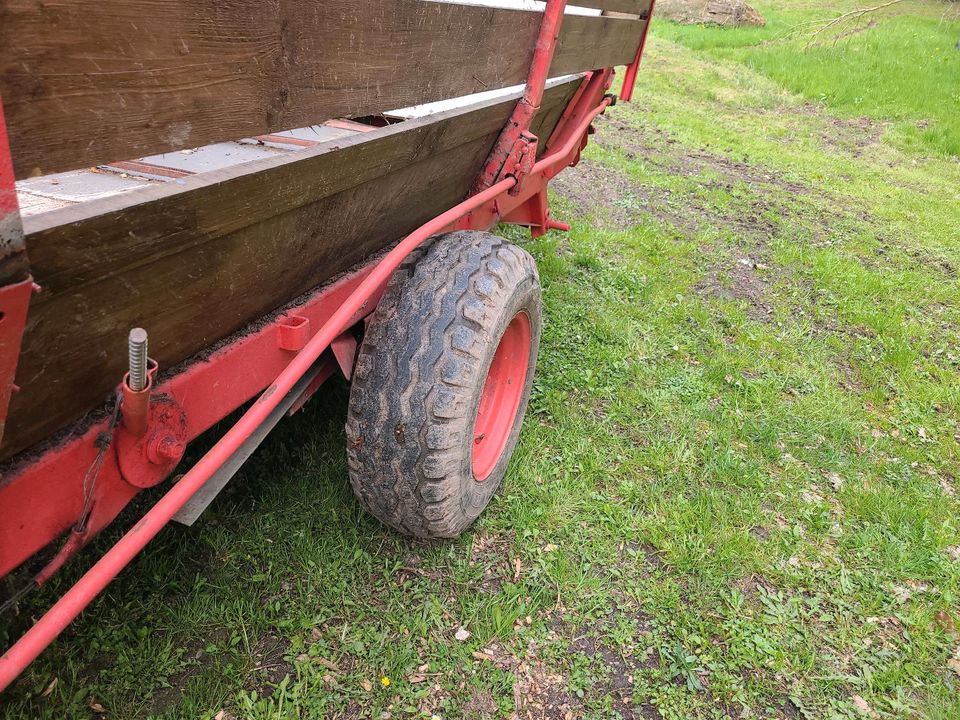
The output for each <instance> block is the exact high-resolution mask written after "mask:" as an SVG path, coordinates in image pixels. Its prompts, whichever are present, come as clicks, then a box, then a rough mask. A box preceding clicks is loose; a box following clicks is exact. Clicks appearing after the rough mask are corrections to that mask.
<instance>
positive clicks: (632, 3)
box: [567, 0, 652, 17]
mask: <svg viewBox="0 0 960 720" xmlns="http://www.w3.org/2000/svg"><path fill="white" fill-rule="evenodd" d="M567 4H568V5H579V6H580V7H587V8H597V9H599V10H609V11H611V12H618V13H624V14H627V15H639V16H640V17H648V16H649V15H650V5H651V4H652V3H651V2H650V0H568V2H567Z"/></svg>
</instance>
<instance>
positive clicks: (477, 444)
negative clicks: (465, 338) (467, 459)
mask: <svg viewBox="0 0 960 720" xmlns="http://www.w3.org/2000/svg"><path fill="white" fill-rule="evenodd" d="M531 338H532V335H531V331H530V316H529V315H527V314H526V313H525V312H522V311H521V312H519V313H517V315H516V317H514V318H513V320H511V321H510V324H509V325H507V329H506V330H504V332H503V336H502V337H501V338H500V344H499V345H497V350H496V352H495V353H494V355H493V362H491V363H490V369H489V370H488V371H487V379H486V381H485V382H484V383H483V393H482V394H481V396H480V406H479V407H478V408H477V418H476V420H475V421H474V426H473V477H474V479H476V480H478V481H481V482H482V481H483V480H486V479H487V478H488V477H490V473H492V472H493V469H494V468H495V467H496V466H497V463H498V462H499V461H500V456H501V455H503V449H504V448H505V447H506V445H507V439H508V438H509V437H510V431H511V430H512V429H513V426H514V424H515V423H516V420H517V410H519V409H520V400H521V398H522V397H523V385H524V383H525V382H526V379H527V368H528V367H529V366H530V341H531Z"/></svg>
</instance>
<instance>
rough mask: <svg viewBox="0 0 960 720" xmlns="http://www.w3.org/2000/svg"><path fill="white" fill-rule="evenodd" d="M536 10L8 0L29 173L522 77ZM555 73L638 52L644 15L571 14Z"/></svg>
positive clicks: (5, 58) (257, 1) (3, 68)
mask: <svg viewBox="0 0 960 720" xmlns="http://www.w3.org/2000/svg"><path fill="white" fill-rule="evenodd" d="M540 19H541V13H539V12H531V11H524V10H507V9H502V8H491V7H481V6H467V5H455V4H450V3H434V2H423V1H422V0H320V1H318V2H303V1H302V0H274V1H273V2H263V0H226V1H224V0H217V1H214V0H190V1H186V0H152V1H149V2H145V1H144V0H101V1H100V2H95V3H92V2H87V1H86V0H59V1H58V2H46V1H45V0H6V1H5V2H3V3H0V96H2V98H3V102H4V107H5V110H6V113H7V122H8V124H9V126H10V131H11V145H12V148H13V152H14V162H15V168H16V173H17V176H18V177H25V176H28V175H34V174H46V173H50V172H54V171H60V170H66V169H72V168H78V167H84V166H89V165H93V164H98V163H102V162H108V161H114V160H125V159H130V158H134V157H140V156H144V155H149V154H153V153H158V152H165V151H168V150H174V149H180V148H185V147H195V146H199V145H203V144H207V143H211V142H215V141H220V140H234V139H238V138H241V137H246V136H251V135H258V134H261V133H265V132H274V131H277V130H284V129H288V128H292V127H301V126H305V125H309V124H312V123H317V122H322V121H323V120H325V119H327V118H331V117H355V116H361V115H366V114H371V113H376V112H383V111H386V110H390V109H394V108H398V107H405V106H408V105H413V104H416V103H421V102H428V101H433V100H439V99H444V98H450V97H457V96H460V95H466V94H469V93H473V92H479V91H483V90H489V89H493V88H498V87H505V86H508V85H512V84H517V83H521V82H523V80H524V78H525V77H526V73H527V69H528V65H529V62H530V58H531V55H532V50H533V45H534V40H535V37H536V34H537V31H538V29H539V25H540ZM562 28H563V29H562V33H561V37H560V40H559V43H558V47H557V51H556V55H555V58H554V62H553V66H552V68H551V72H552V74H553V75H555V76H556V75H562V74H565V73H572V72H579V71H581V70H590V69H594V68H599V67H609V66H613V65H617V64H622V63H625V62H629V61H630V60H631V59H632V57H633V55H634V53H635V51H636V48H637V45H638V43H639V38H640V32H641V30H642V25H641V23H638V22H636V21H632V20H623V19H611V18H602V17H579V16H568V17H566V18H565V19H564V22H563V26H562Z"/></svg>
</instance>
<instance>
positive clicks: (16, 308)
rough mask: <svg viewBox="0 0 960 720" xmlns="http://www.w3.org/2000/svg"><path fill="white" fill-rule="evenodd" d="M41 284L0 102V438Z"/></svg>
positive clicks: (14, 388) (15, 388)
mask: <svg viewBox="0 0 960 720" xmlns="http://www.w3.org/2000/svg"><path fill="white" fill-rule="evenodd" d="M39 289H40V288H39V287H37V286H36V285H34V283H33V280H32V279H31V277H30V274H29V264H28V262H27V252H26V245H25V243H24V239H23V224H22V223H21V222H20V207H19V205H18V204H17V187H16V184H15V183H14V175H13V156H12V155H11V153H10V143H9V141H8V139H7V126H6V123H5V122H4V119H3V103H2V102H0V440H2V439H3V428H4V426H5V425H6V421H7V409H8V407H9V405H10V396H11V395H12V394H13V393H14V392H15V391H16V390H17V386H16V385H15V384H14V376H15V374H16V371H17V360H18V359H19V357H20V344H21V341H22V339H23V330H24V328H25V327H26V324H27V307H28V305H29V304H30V295H31V294H33V292H35V291H36V290H39Z"/></svg>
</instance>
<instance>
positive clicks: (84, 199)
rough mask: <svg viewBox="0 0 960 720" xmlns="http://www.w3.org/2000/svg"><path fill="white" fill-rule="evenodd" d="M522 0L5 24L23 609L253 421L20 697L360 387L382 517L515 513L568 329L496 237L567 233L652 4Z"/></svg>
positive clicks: (413, 1)
mask: <svg viewBox="0 0 960 720" xmlns="http://www.w3.org/2000/svg"><path fill="white" fill-rule="evenodd" d="M514 2H515V0H514ZM507 5H509V2H508V1H503V2H498V0H486V4H485V5H477V4H470V5H467V4H462V5H461V4H454V3H450V2H427V1H423V0H320V1H319V2H295V1H292V0H279V2H275V3H262V2H260V0H232V1H231V2H228V3H221V2H214V1H213V0H160V1H158V2H150V3H147V2H137V1H135V0H104V2H100V3H85V2H82V0H60V1H59V2H38V1H36V0H7V2H5V3H4V4H3V5H2V7H0V97H2V104H0V433H2V444H0V461H2V462H3V467H2V475H0V576H7V575H10V574H11V573H14V571H16V573H15V574H14V576H13V577H14V578H15V579H17V580H20V581H21V583H20V584H16V583H14V584H12V586H13V590H14V592H12V594H11V595H10V597H8V598H7V600H6V601H5V603H4V606H5V609H8V608H9V607H10V606H12V604H14V603H16V602H17V601H18V600H19V599H20V598H21V597H22V596H23V595H24V594H25V593H26V592H27V591H29V590H30V589H31V588H35V587H38V586H40V585H43V584H44V582H46V581H47V580H48V579H49V578H50V577H51V576H52V575H53V574H54V573H55V572H56V571H57V570H58V569H60V568H61V567H62V566H63V565H64V563H65V562H67V561H68V560H69V559H70V558H72V557H73V556H74V555H76V553H77V552H78V551H80V550H81V549H82V548H83V547H84V546H85V545H86V544H87V543H89V541H90V540H91V538H93V537H94V536H95V535H96V534H97V533H98V532H100V531H101V530H102V529H103V528H104V527H105V526H107V525H108V524H109V523H110V522H111V521H112V520H113V519H114V518H115V517H116V516H117V515H118V513H119V512H120V511H121V510H122V509H123V508H124V506H125V505H127V503H128V502H129V501H130V500H131V499H132V498H133V497H134V496H136V495H137V494H138V493H139V492H141V491H142V490H144V489H146V488H151V487H154V486H156V485H158V484H160V483H162V482H164V481H165V480H166V479H167V478H169V477H170V475H171V473H172V472H173V471H174V469H175V468H177V466H178V465H179V464H180V461H181V458H182V456H183V454H184V450H185V447H186V445H187V443H189V442H190V441H191V440H193V439H195V438H196V437H197V436H199V435H200V434H201V433H204V432H205V431H207V430H208V429H210V428H211V427H212V426H213V425H214V424H215V423H217V422H219V421H220V420H222V419H223V418H225V417H227V416H228V415H229V414H231V413H233V412H234V411H236V410H238V409H239V408H242V407H244V406H245V405H246V406H247V408H246V410H244V411H243V413H242V415H240V418H239V420H237V421H236V423H235V424H233V425H232V427H230V429H229V430H227V431H226V432H225V433H224V434H223V435H222V436H221V437H220V438H219V439H218V440H217V441H216V443H215V444H213V446H212V447H211V448H210V449H209V450H208V451H207V452H206V453H205V454H204V455H203V456H202V458H201V459H200V460H199V461H198V462H197V463H196V464H194V465H193V466H192V467H190V468H189V469H188V470H186V472H185V473H184V474H183V475H182V476H180V477H179V478H178V480H177V481H176V482H174V483H172V484H170V486H169V489H167V490H166V492H165V494H163V495H162V496H160V499H159V500H158V501H157V502H156V504H154V505H153V506H152V507H151V508H150V509H149V510H148V511H147V512H146V513H145V514H144V515H143V516H142V517H141V518H140V520H139V521H138V522H137V523H136V524H134V525H133V527H132V528H130V529H129V530H128V531H127V532H126V533H125V534H124V535H123V536H122V538H121V539H120V540H119V541H118V542H117V543H116V544H115V545H113V546H112V547H111V548H110V549H109V550H108V551H107V552H106V553H105V554H104V555H103V556H102V557H101V558H100V559H99V560H98V561H97V562H96V563H95V564H94V565H93V566H92V567H91V568H90V569H89V570H88V571H87V572H86V573H85V574H84V575H83V576H82V577H81V579H80V580H79V581H78V582H76V583H75V584H74V585H73V586H72V587H70V588H69V589H68V590H67V591H66V592H65V593H64V594H63V595H62V596H61V597H60V599H59V600H58V601H57V602H56V603H55V604H54V605H53V607H52V608H50V609H49V610H48V611H47V612H46V613H45V614H44V615H43V616H42V617H41V618H40V619H39V620H38V621H37V622H36V623H35V624H34V625H33V626H32V627H31V628H30V629H29V630H28V631H27V632H26V634H24V635H23V636H22V637H21V638H20V640H18V641H17V642H16V643H15V644H14V645H13V646H12V647H11V648H10V649H9V650H7V652H6V653H5V654H4V655H3V657H2V659H0V689H3V688H5V687H6V686H8V685H9V683H10V682H12V681H13V679H14V678H15V677H16V676H17V675H18V674H19V673H20V672H21V671H22V670H23V669H24V668H25V667H26V666H27V665H28V664H29V663H30V662H31V661H32V660H33V659H34V658H36V657H37V655H39V654H40V652H41V651H42V650H43V649H44V648H45V647H47V646H48V645H49V644H50V643H51V642H52V641H53V640H54V639H55V638H56V637H57V635H58V634H59V633H60V632H62V631H63V629H64V628H65V627H66V626H67V625H68V624H69V623H70V622H71V621H72V620H73V619H74V618H76V617H77V615H78V614H79V613H80V612H81V611H82V610H83V609H84V607H86V605H88V604H89V603H90V602H91V601H92V599H93V598H94V597H96V595H97V594H98V593H99V592H100V591H101V590H103V588H104V587H105V586H106V585H107V584H108V583H109V582H110V580H111V579H112V578H114V577H115V576H116V575H117V573H118V572H120V570H121V569H122V568H123V567H124V566H125V565H126V564H127V563H129V562H130V561H131V559H132V558H133V557H135V555H136V554H137V553H138V552H139V551H140V550H141V549H142V548H143V547H144V546H145V545H146V544H147V543H148V542H149V541H150V540H151V539H152V538H153V537H154V536H155V535H156V534H157V533H158V532H159V531H160V529H161V528H163V527H164V526H165V525H166V524H167V523H168V522H170V521H171V520H178V521H180V522H184V523H187V524H190V523H192V522H193V521H194V520H195V519H196V518H197V516H198V515H199V514H200V512H202V510H203V509H204V508H205V507H206V506H207V505H208V504H209V503H210V502H211V500H212V499H213V497H214V496H215V495H216V494H217V492H218V491H219V490H220V489H221V488H222V487H223V486H224V485H225V484H226V482H227V481H228V480H229V479H230V478H231V477H232V475H233V474H234V473H235V472H236V471H237V469H238V468H239V467H240V465H241V464H242V463H243V462H244V460H245V459H246V458H247V457H249V455H250V454H251V453H252V452H253V451H254V450H255V448H256V447H257V446H258V445H259V444H260V442H261V441H262V440H263V438H264V437H265V436H266V434H267V433H268V432H269V430H270V429H271V428H272V427H274V426H275V425H276V424H277V422H278V421H279V420H280V419H281V418H282V417H283V416H285V415H289V414H292V413H294V412H296V411H297V410H298V409H299V408H300V407H302V406H303V404H304V403H305V402H306V401H307V400H308V399H309V398H310V397H311V396H312V395H313V394H314V393H315V392H316V391H317V389H318V388H319V387H320V386H321V384H322V383H323V382H324V381H325V380H326V379H327V378H329V377H330V376H331V375H333V374H334V373H337V372H340V373H342V374H343V375H344V376H345V377H346V378H347V379H348V380H351V382H352V385H351V391H350V399H349V407H348V418H347V426H346V428H347V457H348V469H349V476H350V481H351V484H352V487H353V489H354V491H355V493H356V494H357V496H358V498H359V499H360V502H361V504H362V505H363V506H364V507H365V508H366V509H367V510H369V511H370V512H371V513H372V514H373V515H375V516H376V517H377V518H379V519H380V520H381V521H383V522H385V523H386V524H388V525H390V526H392V527H394V528H396V529H398V530H400V531H401V532H405V533H407V534H410V535H413V536H418V537H452V536H455V535H457V534H458V533H460V532H462V531H463V530H464V529H465V528H466V527H468V526H469V524H470V523H471V522H472V521H473V520H474V519H475V518H476V517H477V516H478V515H479V513H480V512H481V511H482V510H483V508H484V507H485V506H486V505H487V503H488V502H489V501H490V499H491V497H492V495H493V494H494V492H495V491H496V489H497V487H498V485H499V483H500V481H501V479H502V477H503V475H504V472H505V471H506V466H507V463H508V462H509V459H510V455H511V454H512V451H513V448H514V445H515V444H516V441H517V437H518V434H519V432H520V426H521V423H522V419H523V414H524V411H525V408H526V404H527V399H528V396H529V393H530V388H531V385H532V381H533V373H534V369H535V364H536V357H537V351H538V347H539V336H540V322H541V320H540V312H541V310H540V288H539V284H538V278H537V272H536V267H535V265H534V262H533V259H532V258H531V257H530V256H529V255H528V254H527V253H526V252H525V251H523V250H522V249H520V248H518V247H516V246H513V245H511V244H510V243H508V242H506V241H505V240H503V239H501V238H498V237H496V236H494V235H492V234H490V233H489V232H487V231H488V230H489V229H490V228H492V227H493V226H494V225H495V224H497V223H498V222H506V223H516V224H520V225H524V226H528V227H529V228H530V230H531V232H532V233H533V234H534V235H540V234H543V233H545V232H546V231H547V230H549V229H551V228H557V229H566V226H565V225H563V224H562V223H560V222H557V221H555V220H554V219H552V218H551V216H550V211H549V208H548V204H547V194H546V188H547V183H548V181H549V180H550V179H551V178H552V177H553V176H555V175H556V174H557V173H558V172H560V171H561V170H562V169H563V168H566V167H568V166H571V165H574V164H576V163H577V161H578V160H579V157H580V151H581V150H582V149H583V147H584V146H585V145H586V142H587V136H588V134H589V133H590V132H591V131H592V127H591V122H592V121H593V120H594V118H596V116H597V115H599V114H600V113H602V112H603V111H604V110H605V108H606V107H608V106H609V105H611V104H612V103H613V102H614V98H613V96H612V95H609V94H608V93H607V91H608V90H609V88H610V85H611V82H612V78H613V68H614V67H615V66H618V65H626V66H627V69H626V74H625V77H624V81H623V89H622V91H621V98H622V99H625V100H628V99H629V96H630V93H631V91H632V88H633V85H634V81H635V77H636V72H637V68H638V65H639V62H640V58H641V55H642V52H643V45H644V41H645V37H646V31H647V27H648V24H649V18H650V14H651V12H652V7H653V1H652V0H580V2H579V6H582V7H579V8H566V7H565V6H566V3H565V1H564V0H549V2H547V3H546V5H545V6H542V5H540V4H535V3H530V2H526V6H525V7H524V8H523V9H518V8H516V7H509V6H507ZM534 5H536V6H537V7H533V6H534ZM527 6H529V7H527ZM584 7H587V8H594V10H584V9H583V8H584ZM548 78H552V79H550V80H548ZM450 98H466V99H461V100H460V101H457V102H453V103H450V102H447V103H441V109H439V110H438V109H437V106H436V105H435V104H431V103H436V102H437V101H444V100H448V99H450ZM400 107H405V108H406V109H405V110H400V111H393V112H391V111H390V109H391V108H400ZM291 128H294V129H293V130H291ZM236 138H245V139H243V140H240V141H236ZM118 158H139V159H137V160H122V159H121V160H118ZM191 163H192V164H191ZM144 328H145V329H146V330H144ZM147 331H149V335H148V334H147Z"/></svg>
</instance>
